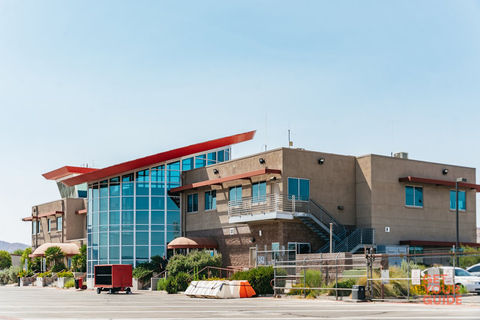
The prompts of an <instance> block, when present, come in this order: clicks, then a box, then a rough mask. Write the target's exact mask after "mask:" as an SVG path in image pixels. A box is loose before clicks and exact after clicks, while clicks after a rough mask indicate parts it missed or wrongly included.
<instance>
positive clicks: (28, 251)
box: [20, 248, 32, 270]
mask: <svg viewBox="0 0 480 320" xmlns="http://www.w3.org/2000/svg"><path fill="white" fill-rule="evenodd" d="M31 254H32V248H26V249H25V250H23V252H22V256H21V257H20V263H21V265H22V268H23V266H24V265H25V261H28V262H27V263H28V265H27V266H28V270H31V269H32V259H31V258H30V257H29V255H31Z"/></svg>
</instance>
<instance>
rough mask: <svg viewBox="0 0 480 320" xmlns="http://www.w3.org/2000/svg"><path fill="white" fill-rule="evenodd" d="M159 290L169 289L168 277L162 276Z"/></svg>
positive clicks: (158, 285) (158, 286)
mask: <svg viewBox="0 0 480 320" xmlns="http://www.w3.org/2000/svg"><path fill="white" fill-rule="evenodd" d="M157 290H158V291H167V279H166V278H162V279H160V280H158V282H157Z"/></svg>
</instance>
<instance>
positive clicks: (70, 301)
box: [0, 286, 480, 320]
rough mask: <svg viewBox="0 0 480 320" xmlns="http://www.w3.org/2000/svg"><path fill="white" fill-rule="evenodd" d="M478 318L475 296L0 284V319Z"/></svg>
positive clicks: (478, 302) (479, 309) (479, 311)
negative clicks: (246, 295)
mask: <svg viewBox="0 0 480 320" xmlns="http://www.w3.org/2000/svg"><path fill="white" fill-rule="evenodd" d="M145 318H150V319H226V320H229V319H232V320H233V319H242V320H245V319H480V296H470V297H462V305H452V306H447V305H425V304H423V303H421V302H420V303H390V302H389V303H386V302H375V303H372V302H368V303H352V302H343V301H332V300H322V299H313V300H309V299H285V298H280V299H275V298H251V299H228V300H216V299H200V298H189V297H186V296H184V295H182V294H177V295H167V294H162V293H158V292H141V293H133V294H129V295H127V294H124V293H118V294H114V295H110V294H107V293H105V292H103V293H101V294H97V293H96V292H95V291H92V290H85V291H81V290H79V291H77V290H74V289H69V290H65V289H56V288H38V287H13V286H3V287H0V319H145Z"/></svg>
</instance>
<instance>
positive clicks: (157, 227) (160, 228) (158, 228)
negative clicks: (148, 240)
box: [150, 224, 165, 231]
mask: <svg viewBox="0 0 480 320" xmlns="http://www.w3.org/2000/svg"><path fill="white" fill-rule="evenodd" d="M150 228H151V229H152V231H163V230H165V225H163V224H152V225H151V226H150Z"/></svg>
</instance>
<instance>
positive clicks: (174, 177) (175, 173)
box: [167, 171, 180, 183]
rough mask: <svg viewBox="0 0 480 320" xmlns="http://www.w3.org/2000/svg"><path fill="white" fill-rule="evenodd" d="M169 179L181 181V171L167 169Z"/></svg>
mask: <svg viewBox="0 0 480 320" xmlns="http://www.w3.org/2000/svg"><path fill="white" fill-rule="evenodd" d="M167 181H168V182H173V183H180V171H167Z"/></svg>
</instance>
